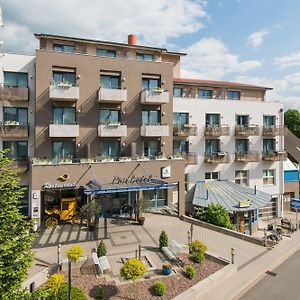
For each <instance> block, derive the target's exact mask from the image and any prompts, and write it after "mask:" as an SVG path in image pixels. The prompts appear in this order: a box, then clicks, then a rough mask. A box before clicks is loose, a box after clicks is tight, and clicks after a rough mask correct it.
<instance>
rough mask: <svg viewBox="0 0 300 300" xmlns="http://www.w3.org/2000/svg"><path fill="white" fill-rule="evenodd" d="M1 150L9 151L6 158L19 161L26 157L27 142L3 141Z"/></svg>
mask: <svg viewBox="0 0 300 300" xmlns="http://www.w3.org/2000/svg"><path fill="white" fill-rule="evenodd" d="M3 149H10V151H9V153H8V156H9V157H10V158H12V159H16V160H21V159H25V158H27V156H28V143H27V141H3Z"/></svg>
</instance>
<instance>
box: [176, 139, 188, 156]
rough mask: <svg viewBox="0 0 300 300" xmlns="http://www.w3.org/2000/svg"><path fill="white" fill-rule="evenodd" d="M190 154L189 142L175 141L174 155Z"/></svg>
mask: <svg viewBox="0 0 300 300" xmlns="http://www.w3.org/2000/svg"><path fill="white" fill-rule="evenodd" d="M188 152H189V142H188V141H185V140H174V141H173V153H174V154H176V153H180V154H182V153H188Z"/></svg>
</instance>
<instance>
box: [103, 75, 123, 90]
mask: <svg viewBox="0 0 300 300" xmlns="http://www.w3.org/2000/svg"><path fill="white" fill-rule="evenodd" d="M100 85H101V87H102V88H104V89H113V90H116V89H120V88H121V77H120V76H119V75H100Z"/></svg>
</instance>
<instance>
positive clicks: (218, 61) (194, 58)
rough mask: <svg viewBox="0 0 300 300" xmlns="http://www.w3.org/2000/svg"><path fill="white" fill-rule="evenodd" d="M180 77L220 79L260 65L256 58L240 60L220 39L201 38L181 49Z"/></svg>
mask: <svg viewBox="0 0 300 300" xmlns="http://www.w3.org/2000/svg"><path fill="white" fill-rule="evenodd" d="M183 51H184V52H186V53H187V54H188V55H187V56H186V57H184V58H183V60H182V77H194V78H209V79H220V78H223V77H224V76H225V75H228V74H233V73H234V74H243V73H245V72H248V71H250V70H253V69H255V68H258V67H260V66H261V62H260V61H258V60H245V61H241V60H240V59H239V57H238V55H236V54H232V53H230V52H229V50H228V48H227V47H226V46H225V45H224V44H223V43H222V41H220V40H218V39H215V38H203V39H201V40H200V41H198V42H197V43H195V44H193V45H191V46H189V47H188V48H186V49H183Z"/></svg>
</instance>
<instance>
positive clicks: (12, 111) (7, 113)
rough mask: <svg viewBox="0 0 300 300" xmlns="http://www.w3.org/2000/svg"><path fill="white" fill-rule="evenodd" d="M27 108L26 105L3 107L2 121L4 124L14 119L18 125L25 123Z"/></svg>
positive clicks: (26, 121)
mask: <svg viewBox="0 0 300 300" xmlns="http://www.w3.org/2000/svg"><path fill="white" fill-rule="evenodd" d="M27 116H28V109H27V108H26V107H4V108H3V121H4V124H5V123H6V122H9V121H15V122H17V123H18V124H20V125H27V123H28V119H27Z"/></svg>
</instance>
